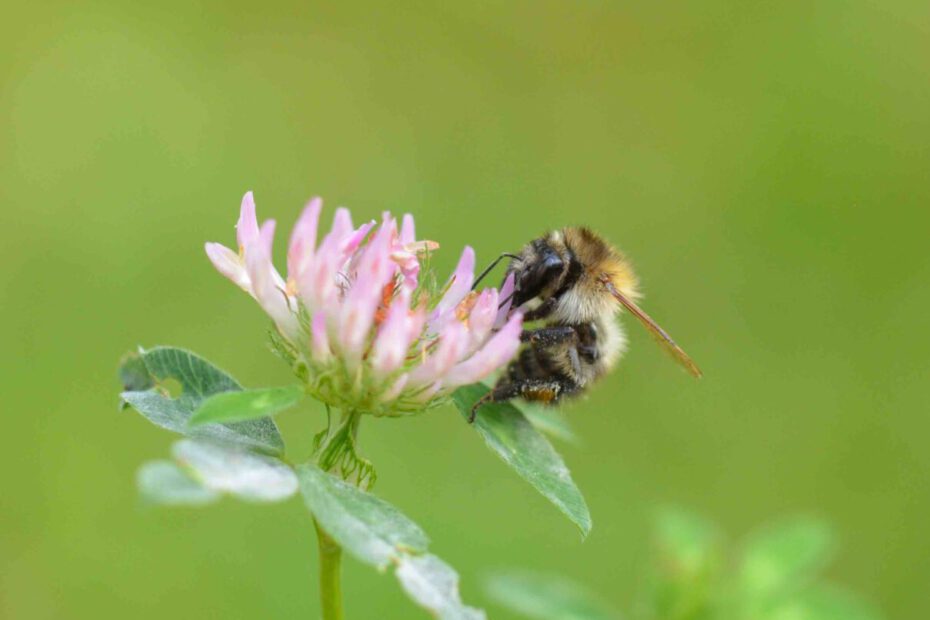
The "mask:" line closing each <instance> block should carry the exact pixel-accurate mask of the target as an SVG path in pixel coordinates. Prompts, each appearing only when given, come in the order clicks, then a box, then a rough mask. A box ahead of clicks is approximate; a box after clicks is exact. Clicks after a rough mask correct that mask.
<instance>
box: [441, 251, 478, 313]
mask: <svg viewBox="0 0 930 620" xmlns="http://www.w3.org/2000/svg"><path fill="white" fill-rule="evenodd" d="M474 279H475V251H474V250H473V249H471V247H470V246H465V249H464V250H462V256H461V258H459V264H458V265H457V266H456V268H455V272H454V273H453V274H452V279H451V284H450V285H449V288H448V290H447V291H446V294H445V295H443V297H442V300H440V302H439V304H438V305H437V306H436V310H435V311H434V312H433V317H432V318H431V319H430V323H431V328H432V329H433V330H435V331H439V330H441V329H442V328H443V325H444V324H445V322H446V321H447V320H448V317H449V314H450V313H451V312H452V311H453V310H454V309H455V307H456V306H457V305H458V303H459V302H460V301H462V299H464V298H465V295H467V294H468V292H469V291H470V290H471V285H472V282H473V281H474Z"/></svg>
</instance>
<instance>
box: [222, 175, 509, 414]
mask: <svg viewBox="0 0 930 620" xmlns="http://www.w3.org/2000/svg"><path fill="white" fill-rule="evenodd" d="M321 209H322V201H321V200H320V199H318V198H317V199H314V200H312V201H310V203H309V204H308V205H307V207H306V209H305V210H304V212H303V213H302V214H301V216H300V218H299V219H298V221H297V224H296V226H295V227H294V230H293V232H292V234H291V239H290V247H289V249H288V260H287V267H288V269H287V277H286V278H284V277H282V276H281V274H280V273H279V272H278V271H277V269H275V267H274V265H273V264H272V260H271V256H272V241H273V235H274V223H273V222H270V221H269V222H265V223H264V224H262V225H261V226H259V225H258V220H257V218H256V215H255V203H254V199H253V197H252V194H251V192H249V193H247V194H246V195H245V197H244V198H243V200H242V208H241V210H240V216H239V222H238V223H237V225H236V233H237V241H238V242H239V243H238V245H239V248H240V250H239V253H238V254H236V253H235V252H232V251H231V250H227V249H226V248H224V247H222V246H220V245H219V244H212V243H211V244H207V254H208V256H209V258H210V260H211V261H212V262H213V264H214V265H215V266H216V268H217V270H219V271H220V273H222V274H223V275H224V276H226V277H227V278H229V279H230V280H232V281H233V282H235V283H236V284H237V285H238V286H240V287H241V288H243V289H244V290H245V291H246V292H248V293H249V294H250V295H251V296H252V297H254V298H255V300H256V301H257V302H258V303H259V304H260V305H261V307H262V308H263V309H264V310H265V312H266V313H267V314H268V315H269V316H270V317H271V319H272V320H273V321H274V324H275V326H276V328H277V331H278V333H279V334H280V335H281V336H282V337H283V339H284V341H285V342H286V343H288V344H287V347H285V348H286V351H284V352H283V353H284V354H285V355H287V357H288V359H290V360H291V362H292V363H293V365H294V368H295V371H296V370H297V369H299V372H298V376H300V377H302V378H304V379H306V381H307V389H308V391H309V392H311V393H312V394H314V395H315V396H316V397H317V398H319V399H320V400H322V401H323V402H325V403H327V404H329V405H332V406H335V407H339V408H343V409H348V410H352V411H361V412H366V413H372V414H374V415H388V416H399V415H409V414H413V413H418V412H420V411H423V410H424V409H426V408H429V407H431V406H434V405H435V404H438V403H439V402H442V401H443V400H444V397H445V396H446V395H448V394H449V393H450V392H451V391H452V390H454V389H455V388H457V387H459V386H461V385H465V384H467V383H474V382H475V381H480V380H481V379H483V378H485V377H487V376H488V375H490V374H491V373H493V372H494V371H496V370H498V369H500V368H501V367H502V366H504V365H505V364H506V363H507V362H508V361H509V360H510V358H512V357H513V355H514V354H515V353H516V351H517V349H518V347H519V345H520V330H521V328H522V317H521V316H520V314H519V313H517V312H510V311H509V309H510V304H509V299H507V295H509V293H507V294H505V295H501V294H499V293H498V291H497V290H496V289H493V288H492V289H484V290H482V291H472V290H471V286H472V282H473V281H474V265H475V255H474V252H473V251H472V249H471V248H469V247H466V248H465V249H464V251H463V252H462V256H461V258H460V260H459V263H458V266H457V267H456V269H455V272H454V273H453V274H452V276H451V277H450V278H448V279H447V280H446V284H445V285H444V286H442V287H439V286H436V284H435V283H436V282H437V281H438V280H437V279H436V278H435V276H434V275H433V274H432V273H431V272H430V270H429V268H428V259H429V256H430V253H431V252H432V251H435V250H436V249H438V248H439V244H438V243H436V242H434V241H425V240H417V239H416V235H415V228H414V220H413V217H412V216H410V215H405V216H404V217H403V219H402V224H401V225H400V226H399V225H398V222H397V220H396V219H394V217H392V216H391V214H390V213H384V214H383V216H382V218H381V222H380V224H378V225H376V223H375V222H374V221H372V222H366V223H365V224H362V225H361V226H359V227H358V228H356V227H355V226H354V225H353V224H352V218H351V216H350V214H349V211H348V210H347V209H342V208H340V209H337V210H336V212H335V214H334V217H333V223H332V226H331V227H330V229H329V232H328V233H327V234H325V235H324V236H323V238H322V239H321V240H319V241H318V240H317V230H318V228H319V226H318V224H319V217H320V212H321ZM508 286H512V283H508ZM499 301H503V302H504V303H503V307H499Z"/></svg>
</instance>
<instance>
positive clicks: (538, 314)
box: [523, 297, 559, 322]
mask: <svg viewBox="0 0 930 620" xmlns="http://www.w3.org/2000/svg"><path fill="white" fill-rule="evenodd" d="M558 303H559V300H558V299H556V298H555V297H549V298H547V299H546V301H544V302H542V303H541V304H539V307H537V308H534V309H532V310H530V311H528V312H527V313H526V314H524V315H523V320H524V321H525V322H529V321H538V320H540V319H544V318H546V317H547V316H549V315H550V314H552V311H553V310H555V307H556V306H557V305H558Z"/></svg>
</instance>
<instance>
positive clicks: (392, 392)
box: [379, 374, 410, 403]
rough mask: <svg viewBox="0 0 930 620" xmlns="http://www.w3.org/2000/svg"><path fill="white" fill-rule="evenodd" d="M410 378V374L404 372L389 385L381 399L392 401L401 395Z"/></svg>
mask: <svg viewBox="0 0 930 620" xmlns="http://www.w3.org/2000/svg"><path fill="white" fill-rule="evenodd" d="M409 379H410V375H408V374H403V375H401V376H399V377H397V379H396V380H395V381H394V383H393V384H392V385H391V387H389V388H388V389H387V390H386V391H385V392H384V393H383V394H382V395H381V398H380V399H379V400H380V401H381V402H382V403H387V402H390V401H392V400H394V399H396V398H397V397H398V396H400V394H401V392H403V390H404V388H405V387H407V381H408V380H409Z"/></svg>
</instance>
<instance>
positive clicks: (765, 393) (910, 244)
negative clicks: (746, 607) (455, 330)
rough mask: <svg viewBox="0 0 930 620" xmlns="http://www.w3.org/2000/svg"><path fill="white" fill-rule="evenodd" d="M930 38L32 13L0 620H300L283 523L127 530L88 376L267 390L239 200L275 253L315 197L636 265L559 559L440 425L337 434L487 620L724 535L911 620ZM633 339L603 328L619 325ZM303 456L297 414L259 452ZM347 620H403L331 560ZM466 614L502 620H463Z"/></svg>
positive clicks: (126, 5)
mask: <svg viewBox="0 0 930 620" xmlns="http://www.w3.org/2000/svg"><path fill="white" fill-rule="evenodd" d="M928 74H930V5H928V4H927V3H926V2H925V1H914V0H907V1H892V2H878V1H852V2H850V1H845V2H840V1H832V2H831V1H827V2H815V3H811V2H801V1H789V2H780V3H773V2H766V3H760V2H736V1H734V0H729V1H714V0H711V1H710V2H689V3H677V4H666V3H652V2H636V3H622V4H621V3H608V2H595V1H591V2H526V1H513V2H490V1H477V2H468V3H429V2H407V1H402V2H390V3H380V2H366V3H359V4H357V3H338V4H337V3H318V2H279V1H277V0H271V1H268V2H262V3H259V4H255V3H247V2H235V3H231V2H215V1H214V2H209V1H196V0H195V1H193V2H192V1H190V0H185V1H184V2H179V1H175V0H169V1H166V2H158V3H139V2H119V1H115V0H114V1H110V2H107V1H102V2H58V3H56V2H45V1H43V2H31V3H21V4H18V5H15V6H12V5H11V6H9V7H7V8H6V9H5V10H4V17H3V20H2V24H0V205H2V207H0V261H2V262H0V296H2V297H0V337H2V340H0V348H2V357H0V377H2V379H0V381H2V385H3V411H4V424H3V430H2V434H0V466H2V471H3V492H2V495H0V615H2V616H3V617H8V618H79V617H96V618H111V617H112V618H120V617H126V616H131V617H133V618H140V619H141V618H161V617H166V616H171V617H195V616H201V617H211V618H290V617H294V618H311V617H315V616H316V614H317V601H316V599H315V597H316V593H317V592H316V551H315V540H314V533H313V530H312V527H311V526H310V523H309V520H308V517H307V515H306V512H305V509H304V508H303V506H301V505H300V502H298V501H292V502H289V503H286V504H282V505H275V506H272V507H266V506H249V505H242V504H239V503H236V502H234V501H231V500H229V501H226V502H224V503H223V504H222V505H221V506H219V507H212V508H208V509H204V510H196V511H195V510H146V509H142V508H141V507H140V506H139V502H138V499H137V496H136V490H135V487H134V472H135V469H136V467H137V466H138V465H139V464H141V463H142V462H143V461H146V460H149V459H152V458H161V457H162V456H164V455H166V454H167V451H168V446H169V445H170V442H171V441H172V439H173V438H172V436H171V435H170V434H167V433H165V432H163V431H161V430H159V429H157V428H155V427H153V426H151V425H150V424H148V423H147V422H145V421H144V420H143V419H142V418H141V417H139V416H137V415H135V414H134V413H132V412H125V413H119V412H117V407H116V404H117V399H116V392H117V389H118V386H117V382H116V379H115V367H116V363H117V360H118V359H119V357H120V355H121V354H122V353H123V352H125V351H127V350H129V349H131V348H133V347H134V346H136V345H137V344H143V345H147V346H149V345H154V344H174V345H181V346H184V347H188V348H190V349H192V350H194V351H197V352H199V353H201V354H202V355H204V356H206V357H207V358H208V359H211V360H213V361H214V362H216V363H217V364H219V365H220V366H221V367H223V368H225V369H227V370H228V371H230V372H231V373H233V374H234V375H235V376H237V377H238V378H239V379H240V380H241V381H242V382H243V383H245V384H246V385H262V384H281V383H283V382H285V381H287V380H289V374H288V370H287V368H285V367H284V366H283V365H282V364H280V363H279V362H278V361H277V360H276V359H275V358H274V357H273V356H272V355H270V354H268V353H267V344H266V328H267V325H268V322H267V320H266V318H265V317H264V315H263V314H262V313H261V311H260V310H259V308H258V307H257V305H256V304H254V303H253V302H252V301H251V300H249V299H248V298H247V297H246V296H245V295H243V294H242V293H241V292H240V291H239V290H237V289H236V288H235V287H234V286H232V285H231V284H229V283H228V282H227V281H225V280H224V279H222V278H221V277H220V276H219V275H217V274H216V273H214V271H213V269H212V267H211V266H210V264H209V263H208V261H207V260H206V258H205V256H204V253H203V248H202V245H203V242H204V241H206V240H216V241H222V242H225V243H228V244H232V243H233V240H234V231H233V224H234V223H235V220H236V217H237V210H238V205H239V200H240V197H241V195H242V194H243V193H244V192H245V191H246V190H248V189H253V190H255V193H256V198H257V201H258V205H259V215H260V216H261V217H275V218H277V219H278V220H279V222H280V227H279V248H278V249H279V250H281V256H282V257H283V244H282V243H281V239H282V238H283V234H282V233H283V231H286V230H287V229H288V228H289V226H290V224H291V222H292V221H293V220H294V219H295V218H296V216H297V214H298V212H299V209H300V208H301V207H302V205H303V204H304V201H305V200H306V199H307V198H309V197H310V196H312V195H317V194H319V195H322V196H324V197H325V199H326V200H327V205H328V206H329V207H334V206H336V205H347V206H350V207H351V208H352V209H353V212H354V213H355V215H356V218H357V219H361V218H363V217H372V216H375V215H377V213H379V212H380V211H381V210H382V209H391V210H393V211H395V212H403V211H410V212H412V213H414V214H415V215H416V217H417V221H418V227H419V232H420V234H421V236H422V237H425V238H430V239H436V240H439V241H441V242H442V244H443V251H442V252H441V253H440V255H439V258H438V263H439V266H440V268H441V270H442V272H443V273H445V272H446V271H447V270H448V269H450V268H451V267H452V266H453V264H454V262H455V260H456V258H457V255H458V252H459V250H460V247H461V246H462V245H464V244H471V245H473V246H474V247H475V248H476V250H477V252H478V256H479V263H483V262H485V261H487V260H490V259H491V258H492V257H493V256H495V255H496V254H497V253H498V252H500V251H502V250H514V249H516V248H518V247H519V246H520V244H521V243H523V242H524V241H526V240H528V239H529V238H530V237H532V236H534V235H536V234H538V233H539V232H541V231H542V230H544V229H546V228H547V227H553V226H561V225H565V224H572V223H584V224H587V225H590V226H592V227H594V228H595V229H597V230H599V231H601V232H602V233H603V234H604V235H606V236H607V237H609V238H610V239H612V240H614V241H615V242H616V243H618V244H619V245H620V246H621V247H623V248H624V249H625V250H626V251H627V252H628V253H629V254H630V255H631V256H632V257H633V259H634V262H635V264H636V265H637V267H638V269H639V272H640V274H641V277H642V279H643V281H644V287H645V290H646V294H647V297H646V300H645V302H644V306H645V307H646V308H647V309H648V310H649V311H650V312H651V313H653V315H654V316H655V317H656V318H657V319H659V320H660V321H661V322H662V323H663V325H664V326H665V327H666V328H668V329H669V331H670V332H671V333H672V334H673V335H675V337H676V338H677V339H678V340H679V341H680V342H681V343H682V344H683V345H684V346H685V348H686V349H687V350H688V352H689V353H691V355H692V356H693V357H694V358H695V359H696V360H698V362H699V363H700V364H701V366H702V367H703V369H704V371H705V374H706V378H705V379H704V380H703V381H701V382H695V381H692V380H690V379H689V378H688V377H687V376H686V375H685V374H684V373H682V372H679V371H678V370H677V369H676V368H675V367H674V365H673V364H671V363H670V362H669V361H668V359H666V357H665V356H663V355H662V354H661V353H660V352H659V351H658V350H657V348H656V347H654V346H653V344H652V343H651V342H650V339H649V337H648V336H647V335H646V334H645V333H643V332H642V331H641V330H639V329H635V328H634V329H631V332H632V335H631V338H632V348H631V351H630V353H629V355H628V356H627V358H626V360H625V361H624V363H623V364H622V365H621V367H620V368H619V370H618V371H617V372H616V373H615V374H613V375H612V376H611V377H610V378H609V379H607V380H605V381H604V382H603V383H602V384H601V385H599V386H598V387H597V389H595V390H593V391H592V392H591V394H590V397H589V398H588V399H586V400H585V401H583V402H580V403H578V404H576V405H574V406H572V407H571V408H570V415H571V417H572V421H573V422H574V423H575V426H576V428H577V430H578V432H579V434H580V435H581V436H582V437H583V441H584V443H583V445H582V446H580V447H571V446H563V447H562V452H563V454H564V456H565V458H566V460H567V461H568V463H569V465H570V466H571V468H572V471H573V474H574V477H575V480H576V481H577V482H578V484H579V486H580V487H581V488H582V490H583V491H584V492H585V494H586V496H587V499H588V502H589V504H590V507H591V511H592V514H593V518H594V523H595V525H594V530H593V532H592V534H591V536H590V538H589V539H588V540H587V541H585V542H584V543H582V542H581V541H580V540H579V537H578V535H577V532H576V531H575V530H574V528H573V527H572V526H571V525H570V524H569V523H568V522H567V521H566V520H565V519H564V518H563V517H562V516H561V515H560V514H559V513H558V512H557V511H556V510H555V509H554V508H552V507H551V506H550V505H548V504H547V503H546V502H545V500H543V499H542V498H541V497H539V496H537V494H536V493H535V492H534V491H533V490H532V489H531V488H530V487H529V486H528V485H527V484H526V483H524V482H523V481H521V480H519V479H517V478H516V476H514V475H513V474H512V473H511V472H510V471H509V470H508V469H507V468H506V467H505V466H504V465H503V464H502V463H500V462H499V461H498V460H497V459H496V458H495V457H494V456H492V455H491V454H490V453H488V452H487V450H486V449H485V448H484V446H483V445H481V442H480V441H479V439H478V437H477V436H476V435H475V434H474V433H473V432H472V430H471V429H470V428H469V427H467V426H466V425H465V424H463V422H462V420H461V419H460V417H459V416H458V414H457V413H455V412H454V411H453V410H452V409H451V408H449V409H444V410H438V411H435V412H432V413H431V414H430V415H428V416H424V417H422V418H418V419H414V420H378V421H374V422H369V423H367V424H366V426H365V427H364V428H363V448H364V451H365V452H366V454H367V455H368V456H369V457H370V458H371V459H372V460H373V461H374V462H375V463H376V465H377V467H378V471H379V474H380V477H379V483H378V487H377V489H376V491H377V492H378V494H380V495H382V496H383V497H385V498H387V499H388V500H390V501H391V502H392V503H394V504H396V505H397V506H399V507H401V508H402V509H404V510H405V511H406V512H407V514H409V515H410V516H411V517H413V518H414V519H415V520H417V521H418V522H419V523H421V524H422V525H423V526H424V528H425V529H426V530H427V531H428V532H429V533H430V534H431V536H432V538H433V540H434V543H433V546H432V549H433V550H434V551H435V552H436V553H437V554H439V555H441V556H442V557H444V558H445V559H447V560H448V561H449V562H450V563H452V564H453V565H454V566H456V567H457V568H458V569H459V571H460V572H461V574H462V579H463V593H464V596H465V598H466V600H467V601H469V602H471V603H474V604H485V603H486V602H487V598H486V597H485V595H484V594H483V593H482V592H481V590H480V587H479V585H478V584H479V583H480V580H481V577H482V575H484V574H485V572H486V571H488V570H490V569H495V568H499V567H507V566H526V567H535V568H538V569H540V570H545V571H556V572H560V573H565V574H567V575H570V576H571V577H572V578H573V579H576V580H578V581H581V582H584V583H586V584H588V585H589V586H590V587H591V588H592V589H594V590H595V591H599V592H601V593H604V594H605V595H606V596H607V597H609V599H610V601H611V602H613V603H614V604H615V605H616V606H617V607H620V608H625V609H628V608H629V605H630V602H631V601H632V600H633V597H634V592H635V591H636V589H637V588H638V586H639V585H640V583H641V581H642V576H643V574H644V568H645V566H646V565H647V563H648V558H649V550H648V546H649V545H648V540H647V536H646V533H647V532H648V530H649V524H650V522H651V519H652V515H653V512H654V510H655V507H656V506H657V505H660V504H664V503H669V502H672V503H676V504H681V505H684V506H688V507H690V508H693V509H695V510H697V511H699V512H701V513H703V514H706V515H708V516H711V517H713V518H714V519H715V520H716V521H717V522H719V523H720V524H721V525H722V527H723V528H724V529H726V530H727V531H729V532H732V533H734V534H738V533H742V532H745V531H746V530H747V529H749V528H750V527H751V526H753V525H754V524H757V523H760V522H765V521H768V520H770V519H771V518H774V517H776V516H780V515H785V514H794V513H798V512H806V513H810V514H814V515H818V516H820V517H823V518H826V519H827V520H829V521H830V522H832V523H834V524H835V526H836V528H837V531H838V533H839V538H840V541H841V547H842V551H841V554H840V556H839V558H838V561H837V562H836V563H835V564H834V565H833V568H831V570H830V573H829V577H830V578H832V579H835V580H837V581H840V582H843V583H845V584H847V585H849V586H850V587H852V588H854V589H855V590H857V591H859V592H860V593H862V594H863V595H864V596H865V597H866V598H867V599H869V600H871V601H872V602H873V603H876V604H877V605H878V606H880V607H881V608H882V609H884V611H885V612H886V614H887V615H888V616H889V617H894V618H925V617H927V616H928V615H930V602H928V599H927V593H926V585H927V576H928V573H930V530H928V528H927V515H928V512H930V493H928V492H930V483H928V474H930V451H928V450H927V448H926V446H927V438H928V433H930V419H928V389H927V385H928V373H930V355H928V347H927V345H928V337H927V328H928V320H927V315H928V310H927V308H928V306H930V287H928V286H927V283H928V278H930V259H928V239H930V235H928V232H930V217H928V207H930V146H928V144H930V80H928ZM631 327H632V326H631ZM280 424H281V426H282V430H283V432H284V433H285V437H286V438H287V439H288V441H289V444H290V446H292V447H293V449H294V451H295V454H296V455H297V456H298V457H300V456H301V455H306V454H307V453H308V451H309V447H310V438H311V434H312V432H314V431H315V430H316V429H317V428H319V426H320V424H321V412H320V411H319V410H317V409H314V408H312V407H311V408H308V409H306V410H304V411H302V412H301V413H297V412H292V413H290V414H287V415H285V416H282V417H281V418H280ZM346 570H347V577H346V590H347V592H346V596H347V599H348V603H347V605H348V612H349V615H350V617H352V618H407V617H411V618H412V617H420V616H421V612H420V611H418V610H416V608H414V607H413V606H412V605H411V604H410V603H409V602H408V601H406V600H405V599H404V597H403V595H402V594H401V593H400V592H399V591H398V588H397V587H396V586H395V583H394V581H393V579H392V578H390V577H388V576H383V575H378V574H376V573H374V572H373V571H370V570H369V569H368V568H366V567H363V566H361V565H359V564H357V563H354V562H351V561H349V562H347V569H346ZM490 611H491V613H492V617H494V618H509V617H510V616H508V615H507V614H506V613H503V612H498V611H497V610H496V609H495V608H493V607H491V608H490Z"/></svg>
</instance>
